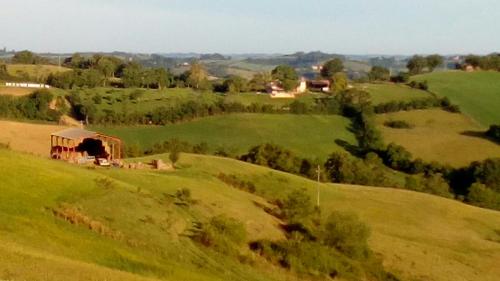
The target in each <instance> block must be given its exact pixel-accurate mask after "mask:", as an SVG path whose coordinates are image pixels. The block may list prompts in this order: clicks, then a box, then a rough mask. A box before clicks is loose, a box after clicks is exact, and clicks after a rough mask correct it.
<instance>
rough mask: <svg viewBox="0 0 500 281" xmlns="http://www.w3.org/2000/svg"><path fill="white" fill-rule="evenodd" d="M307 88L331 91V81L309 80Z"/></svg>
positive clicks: (314, 90)
mask: <svg viewBox="0 0 500 281" xmlns="http://www.w3.org/2000/svg"><path fill="white" fill-rule="evenodd" d="M307 88H308V89H309V90H310V91H313V92H325V93H326V92H329V91H330V81H328V80H310V81H307Z"/></svg>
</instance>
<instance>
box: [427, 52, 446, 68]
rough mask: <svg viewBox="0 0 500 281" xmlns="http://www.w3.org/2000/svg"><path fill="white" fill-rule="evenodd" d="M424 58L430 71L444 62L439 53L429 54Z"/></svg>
mask: <svg viewBox="0 0 500 281" xmlns="http://www.w3.org/2000/svg"><path fill="white" fill-rule="evenodd" d="M426 60H427V67H428V68H429V71H430V72H432V71H434V69H436V67H438V66H440V65H442V64H443V63H444V59H443V57H442V56H440V55H430V56H428V57H427V58H426Z"/></svg>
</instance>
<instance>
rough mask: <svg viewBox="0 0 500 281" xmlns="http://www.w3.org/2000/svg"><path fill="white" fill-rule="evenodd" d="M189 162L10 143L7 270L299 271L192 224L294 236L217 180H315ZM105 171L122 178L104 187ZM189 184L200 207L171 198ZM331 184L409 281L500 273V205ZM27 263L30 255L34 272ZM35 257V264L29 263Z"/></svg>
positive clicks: (333, 206) (222, 162)
mask: <svg viewBox="0 0 500 281" xmlns="http://www.w3.org/2000/svg"><path fill="white" fill-rule="evenodd" d="M152 158H156V159H157V158H163V159H164V160H165V161H168V160H167V159H168V156H167V155H159V156H154V157H151V158H143V159H140V160H141V161H143V162H147V161H148V160H149V159H152ZM134 161H137V160H134ZM179 166H180V169H179V170H177V171H175V172H168V173H164V172H154V171H147V170H144V171H141V170H139V171H132V170H117V169H111V170H101V169H96V170H89V169H84V168H79V167H75V166H70V165H66V164H64V163H61V162H55V161H50V160H44V159H41V158H36V157H33V156H28V155H23V154H18V153H14V152H10V151H6V150H0V167H1V168H2V174H1V175H0V180H1V181H2V183H3V185H2V192H1V193H0V226H1V227H0V237H2V238H1V242H2V244H1V245H2V246H1V247H0V272H1V273H4V275H5V276H2V278H10V279H13V280H18V279H26V278H28V277H30V276H31V277H33V276H34V277H38V278H40V276H42V274H43V273H44V272H50V274H51V276H55V278H53V279H51V280H64V279H62V277H60V276H63V274H64V273H65V272H66V273H67V272H69V271H70V270H71V272H72V273H73V275H74V276H75V278H74V280H88V279H89V278H90V276H92V277H96V276H107V277H108V276H109V278H108V280H145V279H141V278H143V277H150V278H158V279H164V280H285V279H287V280H294V279H293V278H292V277H291V276H290V275H289V274H288V273H286V272H283V271H280V270H279V269H276V268H270V267H269V265H266V266H261V264H260V262H257V263H256V264H255V265H254V267H253V268H252V267H250V266H247V265H243V264H240V263H238V262H235V261H232V260H228V259H226V258H224V257H221V256H218V255H217V254H213V253H210V252H207V251H204V250H201V249H200V248H198V247H196V246H194V245H193V244H192V242H191V241H190V240H189V239H187V238H185V236H184V235H183V233H185V231H186V230H187V229H189V227H190V225H191V222H192V221H203V220H204V219H206V218H207V217H209V216H212V215H216V214H220V213H225V214H227V215H229V216H231V217H234V218H236V219H238V220H240V221H242V222H243V223H244V225H245V226H246V228H247V231H248V232H249V235H248V236H249V237H250V239H259V238H263V237H266V238H269V239H279V238H280V237H282V234H281V231H280V230H279V228H278V223H279V222H278V221H276V219H274V218H273V217H271V216H269V215H268V214H267V213H266V212H264V211H263V210H262V209H260V208H259V207H257V205H256V204H255V202H259V204H266V203H265V202H264V201H263V200H262V199H260V198H259V197H256V196H253V195H251V194H248V193H245V192H242V191H239V190H235V189H234V188H231V187H228V186H226V185H225V184H224V183H222V182H220V181H219V180H217V179H216V175H217V174H218V173H220V172H221V171H223V172H224V173H226V174H235V175H238V176H240V177H242V178H246V179H248V180H251V181H252V182H254V183H255V185H256V188H257V189H258V190H259V192H260V193H263V194H265V196H266V197H268V198H276V197H284V196H286V194H287V193H288V192H290V191H291V190H293V189H297V188H306V189H307V190H308V191H309V192H310V194H311V196H315V192H316V183H315V182H314V181H309V180H307V179H304V178H301V177H297V176H293V175H289V174H285V173H281V172H277V171H272V170H269V169H267V168H264V167H259V166H254V165H249V164H246V163H243V162H238V161H235V160H230V159H223V158H218V157H212V156H197V155H189V154H182V155H181V160H180V162H179ZM102 177H107V178H108V179H111V180H112V182H113V186H112V187H111V188H110V187H103V186H100V185H99V184H97V182H96V180H95V179H96V178H102ZM180 187H187V188H189V189H191V191H192V195H193V198H194V199H195V200H197V201H198V203H197V204H195V205H193V207H192V208H184V207H180V206H177V205H175V204H171V203H170V204H169V203H168V200H166V198H169V196H168V194H173V193H174V192H175V191H176V190H177V189H178V188H180ZM320 189H321V206H322V209H323V213H325V214H328V212H329V211H331V210H344V211H353V212H356V213H358V214H359V215H360V216H361V218H362V219H363V220H364V221H366V222H367V223H368V224H369V225H370V226H371V228H372V232H373V234H372V239H371V240H370V244H371V245H372V247H373V248H374V249H375V250H376V251H377V252H378V253H380V254H381V255H382V256H383V258H384V260H385V262H386V264H387V265H388V266H389V268H390V269H392V270H394V271H396V272H398V273H399V274H401V275H402V276H403V277H405V280H436V281H448V280H449V281H451V280H457V279H465V280H478V281H479V280H481V281H490V280H491V281H493V280H496V277H497V276H498V274H500V271H499V269H498V268H497V267H496V261H498V259H500V254H499V253H500V243H499V241H500V234H499V232H500V229H499V225H500V213H498V212H494V211H489V210H483V209H479V208H475V207H471V206H467V205H463V204H461V203H458V202H456V201H452V200H447V199H443V198H439V197H434V196H430V195H426V194H419V193H414V192H409V191H403V190H392V189H382V188H370V187H357V186H356V187H355V186H345V185H333V184H321V185H320ZM166 195H167V196H166ZM61 203H66V204H71V205H73V206H78V208H79V210H80V212H82V213H85V214H86V215H88V216H90V217H92V218H93V219H95V220H97V221H100V222H102V223H104V224H105V225H107V226H108V227H109V228H110V229H112V230H113V231H119V232H120V233H122V235H123V236H124V237H126V238H127V239H122V240H114V239H111V238H109V237H105V236H102V235H99V234H97V233H95V232H93V231H91V230H89V229H88V228H86V227H84V226H77V225H71V224H69V223H67V222H64V221H63V220H61V219H56V218H54V216H53V215H52V213H51V212H50V211H49V210H50V209H51V208H55V207H57V206H60V204H61ZM33 257H37V258H36V259H35V258H33ZM16 260H23V261H24V262H25V265H26V266H25V267H23V270H19V265H17V264H14V263H13V262H12V261H16ZM31 260H34V262H35V263H34V265H32V266H28V263H30V262H31ZM44 265H45V266H48V267H49V268H48V269H47V268H44ZM117 270H119V271H117ZM89 271H90V273H89ZM127 272H128V273H127ZM6 273H8V274H9V275H7V274H6ZM132 274H133V275H132ZM73 275H72V276H73ZM59 277H60V278H59ZM120 278H121V279H120Z"/></svg>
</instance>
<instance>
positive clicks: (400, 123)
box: [384, 120, 413, 129]
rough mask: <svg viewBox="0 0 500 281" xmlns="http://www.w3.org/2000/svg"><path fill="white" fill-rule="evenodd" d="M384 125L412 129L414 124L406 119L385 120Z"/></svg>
mask: <svg viewBox="0 0 500 281" xmlns="http://www.w3.org/2000/svg"><path fill="white" fill-rule="evenodd" d="M384 126H386V127H390V128H394V129H411V128H413V125H411V124H410V123H408V122H406V121H404V120H389V121H385V122H384Z"/></svg>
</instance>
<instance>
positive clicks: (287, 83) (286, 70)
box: [271, 65, 299, 91]
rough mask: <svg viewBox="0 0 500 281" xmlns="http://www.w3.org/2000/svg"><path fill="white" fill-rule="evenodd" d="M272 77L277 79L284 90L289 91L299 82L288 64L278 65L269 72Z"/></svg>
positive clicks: (295, 73)
mask: <svg viewBox="0 0 500 281" xmlns="http://www.w3.org/2000/svg"><path fill="white" fill-rule="evenodd" d="M271 74H272V77H273V79H275V80H279V81H280V82H281V84H282V85H283V88H284V89H285V90H286V91H291V90H293V89H294V88H296V87H297V85H298V84H299V76H298V75H297V72H296V71H295V69H294V68H293V67H291V66H289V65H278V66H277V67H276V68H275V69H273V71H272V72H271Z"/></svg>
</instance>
